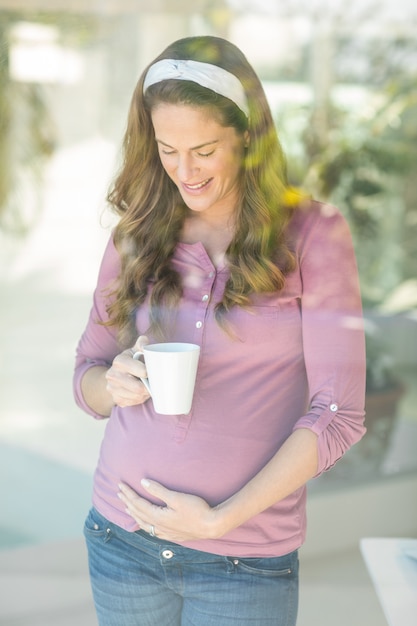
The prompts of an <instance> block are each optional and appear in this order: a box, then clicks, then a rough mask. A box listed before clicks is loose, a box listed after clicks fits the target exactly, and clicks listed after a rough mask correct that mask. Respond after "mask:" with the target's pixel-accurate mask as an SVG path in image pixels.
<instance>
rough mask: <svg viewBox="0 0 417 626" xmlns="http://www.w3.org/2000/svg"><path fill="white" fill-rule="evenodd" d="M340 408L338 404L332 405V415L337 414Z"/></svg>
mask: <svg viewBox="0 0 417 626" xmlns="http://www.w3.org/2000/svg"><path fill="white" fill-rule="evenodd" d="M338 408H339V407H338V406H337V404H331V405H330V410H331V412H332V413H336V411H337V409H338Z"/></svg>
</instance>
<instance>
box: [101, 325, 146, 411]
mask: <svg viewBox="0 0 417 626" xmlns="http://www.w3.org/2000/svg"><path fill="white" fill-rule="evenodd" d="M147 343H148V338H147V337H145V336H144V335H141V336H140V337H139V338H138V340H137V341H136V343H135V345H134V347H133V348H132V349H128V350H124V351H123V352H121V353H120V354H118V355H117V356H116V357H115V358H114V360H113V363H112V366H111V367H110V369H108V370H107V372H106V382H107V384H106V390H107V392H108V393H109V394H110V396H111V397H112V399H113V402H114V404H117V405H118V406H121V407H125V406H133V405H135V404H142V403H143V402H146V400H148V399H149V398H150V395H149V392H148V390H147V389H146V387H145V385H144V384H143V383H142V381H141V380H140V378H146V367H145V364H144V363H143V362H142V361H137V360H136V359H134V358H133V355H134V354H135V352H141V351H142V349H143V346H145V345H146V344H147Z"/></svg>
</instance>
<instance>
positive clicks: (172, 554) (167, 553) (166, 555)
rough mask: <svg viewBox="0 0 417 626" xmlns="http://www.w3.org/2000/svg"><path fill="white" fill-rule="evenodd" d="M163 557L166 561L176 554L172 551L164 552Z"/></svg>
mask: <svg viewBox="0 0 417 626" xmlns="http://www.w3.org/2000/svg"><path fill="white" fill-rule="evenodd" d="M162 556H163V557H164V559H172V557H173V556H174V553H173V551H172V550H163V551H162Z"/></svg>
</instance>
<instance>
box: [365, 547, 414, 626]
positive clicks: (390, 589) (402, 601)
mask: <svg viewBox="0 0 417 626" xmlns="http://www.w3.org/2000/svg"><path fill="white" fill-rule="evenodd" d="M360 547H361V552H362V555H363V558H364V561H365V563H366V566H367V568H368V571H369V574H370V576H371V578H372V582H373V584H374V586H375V591H376V593H377V595H378V598H379V601H380V603H381V605H382V608H383V610H384V614H385V617H386V619H387V622H388V624H389V626H417V539H393V538H389V539H384V538H373V537H372V538H366V539H362V540H361V543H360Z"/></svg>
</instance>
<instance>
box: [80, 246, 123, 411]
mask: <svg viewBox="0 0 417 626" xmlns="http://www.w3.org/2000/svg"><path fill="white" fill-rule="evenodd" d="M119 271H120V257H119V254H118V252H117V250H116V249H115V246H114V243H113V237H111V238H110V240H109V242H108V244H107V247H106V249H105V252H104V255H103V259H102V262H101V266H100V270H99V275H98V280H97V286H96V289H95V291H94V297H93V305H92V308H91V311H90V315H89V318H88V322H87V326H86V328H85V330H84V332H83V334H82V336H81V338H80V340H79V342H78V345H77V349H76V357H75V369H74V375H73V391H74V398H75V402H76V403H77V405H78V406H79V407H80V408H81V409H83V410H84V411H85V412H86V413H88V414H89V415H92V416H93V417H95V418H97V419H102V418H103V416H102V415H100V414H99V413H96V412H94V411H93V410H92V409H91V407H89V405H88V404H87V403H86V402H85V400H84V397H83V394H82V391H81V381H82V378H83V376H84V374H85V372H86V371H87V370H88V369H89V368H90V367H94V366H96V365H104V366H110V365H111V363H112V361H113V359H114V357H115V356H116V355H117V354H118V353H119V352H120V351H121V346H120V344H119V342H118V341H117V334H116V330H115V328H114V326H104V325H103V323H105V322H106V321H107V320H108V314H107V307H108V305H109V303H110V302H111V297H112V296H111V292H112V290H113V289H114V288H115V285H116V281H117V278H118V276H119Z"/></svg>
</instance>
